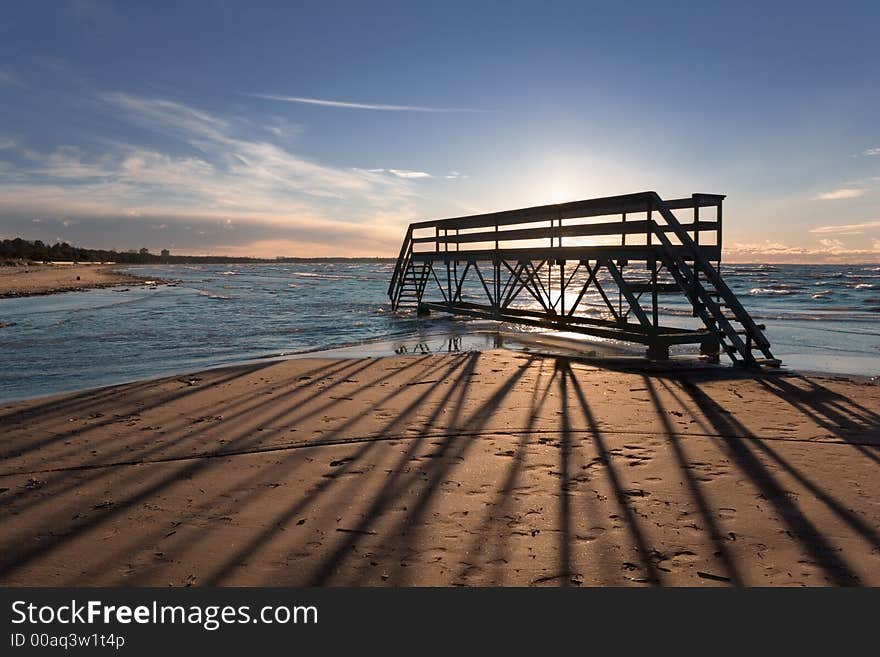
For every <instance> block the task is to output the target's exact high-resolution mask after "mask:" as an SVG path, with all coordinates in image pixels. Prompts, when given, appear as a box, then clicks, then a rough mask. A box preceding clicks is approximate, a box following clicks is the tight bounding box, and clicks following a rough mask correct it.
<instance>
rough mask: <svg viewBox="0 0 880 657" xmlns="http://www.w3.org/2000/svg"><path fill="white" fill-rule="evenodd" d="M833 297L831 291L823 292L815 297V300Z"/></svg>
mask: <svg viewBox="0 0 880 657" xmlns="http://www.w3.org/2000/svg"><path fill="white" fill-rule="evenodd" d="M830 296H831V290H822V291H821V292H816V293H815V294H814V295H813V297H812V298H813V299H828V298H829V297H830Z"/></svg>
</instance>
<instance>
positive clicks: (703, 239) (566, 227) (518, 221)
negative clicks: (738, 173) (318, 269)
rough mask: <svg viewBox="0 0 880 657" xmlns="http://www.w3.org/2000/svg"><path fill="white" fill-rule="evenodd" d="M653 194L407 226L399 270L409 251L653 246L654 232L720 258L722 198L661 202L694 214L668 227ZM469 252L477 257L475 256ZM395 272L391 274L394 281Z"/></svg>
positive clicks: (694, 197) (709, 196)
mask: <svg viewBox="0 0 880 657" xmlns="http://www.w3.org/2000/svg"><path fill="white" fill-rule="evenodd" d="M657 199H659V197H658V196H657V194H656V193H654V192H641V193H637V194H627V195H623V196H611V197H605V198H600V199H590V200H587V201H575V202H572V203H561V204H556V205H544V206H538V207H533V208H525V209H520V210H510V211H504V212H493V213H488V214H480V215H470V216H465V217H455V218H451V219H440V220H436V221H421V222H417V223H413V224H411V225H410V227H409V230H408V231H407V237H406V240H405V241H404V245H403V246H404V248H403V249H402V250H401V258H400V259H399V260H398V266H401V263H402V261H403V260H404V258H403V256H404V254H405V252H408V249H409V248H410V246H411V247H412V251H413V252H414V253H426V252H430V251H433V252H438V253H439V252H443V253H444V254H447V253H449V252H450V251H454V252H455V253H456V254H460V255H461V256H462V257H463V258H467V257H468V255H469V252H470V255H471V256H474V255H481V256H482V255H485V253H486V251H487V250H491V251H500V250H505V249H516V248H536V247H538V248H540V247H542V246H549V247H567V246H602V245H620V246H651V245H653V244H657V240H656V238H655V235H656V233H657V232H658V231H661V232H664V233H667V234H669V235H670V236H671V237H672V240H673V242H674V243H676V244H680V243H681V242H680V240H679V239H678V237H677V236H678V233H679V231H680V230H682V229H683V230H684V231H686V232H687V233H689V235H690V238H691V241H692V242H693V243H694V244H695V245H697V246H706V247H717V248H713V249H712V253H713V254H715V253H717V254H718V257H712V258H711V259H713V260H716V259H719V258H720V246H721V233H722V231H721V204H722V201H723V199H724V196H723V195H717V194H694V195H692V196H690V197H687V198H681V199H673V200H668V201H663V203H665V209H668V210H670V211H671V210H683V209H689V210H692V211H693V217H692V218H691V219H690V220H684V221H678V222H677V223H678V225H677V226H671V225H669V223H668V222H667V221H666V218H665V217H664V215H663V213H661V212H660V211H659V208H658V207H657ZM701 208H717V210H716V212H715V213H714V216H713V217H711V218H700V209H701ZM473 252H480V253H479V254H478V253H473ZM396 277H397V272H396V271H395V278H393V279H392V281H394V280H395V279H396Z"/></svg>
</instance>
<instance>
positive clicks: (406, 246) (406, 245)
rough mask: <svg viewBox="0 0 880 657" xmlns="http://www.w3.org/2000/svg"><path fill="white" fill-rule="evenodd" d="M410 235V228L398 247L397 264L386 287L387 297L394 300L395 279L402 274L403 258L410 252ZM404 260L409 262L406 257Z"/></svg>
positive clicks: (411, 232)
mask: <svg viewBox="0 0 880 657" xmlns="http://www.w3.org/2000/svg"><path fill="white" fill-rule="evenodd" d="M412 234H413V227H412V225H410V227H409V228H408V229H407V231H406V236H405V237H404V238H403V244H402V245H401V246H400V253H399V254H398V255H397V264H396V265H395V266H394V274H392V276H391V284H390V285H389V286H388V296H389V297H392V298H394V289H395V286H396V284H397V279H398V278H399V277H400V275H401V274H402V271H403V269H404V267H405V265H403V262H404V256H408V255H409V254H408V252H410V251H412ZM406 260H409V258H408V257H407V258H406Z"/></svg>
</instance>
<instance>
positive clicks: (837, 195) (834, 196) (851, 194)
mask: <svg viewBox="0 0 880 657" xmlns="http://www.w3.org/2000/svg"><path fill="white" fill-rule="evenodd" d="M865 191H866V190H864V189H862V188H861V187H841V188H840V189H835V190H833V191H831V192H825V193H824V194H819V195H818V196H817V197H815V200H817V201H839V200H841V199H847V198H858V197H859V196H862V195H863V194H864V193H865Z"/></svg>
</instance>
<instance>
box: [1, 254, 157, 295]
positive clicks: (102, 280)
mask: <svg viewBox="0 0 880 657" xmlns="http://www.w3.org/2000/svg"><path fill="white" fill-rule="evenodd" d="M124 267H126V265H120V264H116V263H113V264H110V263H100V264H98V263H95V264H36V265H32V264H31V265H18V266H16V267H8V266H7V267H0V299H14V298H21V297H34V296H46V295H50V294H62V293H65V292H78V291H81V290H92V289H99V288H108V287H117V286H123V285H163V284H167V283H168V281H165V280H162V279H156V278H147V277H144V276H138V275H136V274H130V273H127V272H122V271H119V270H120V269H121V268H124Z"/></svg>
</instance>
